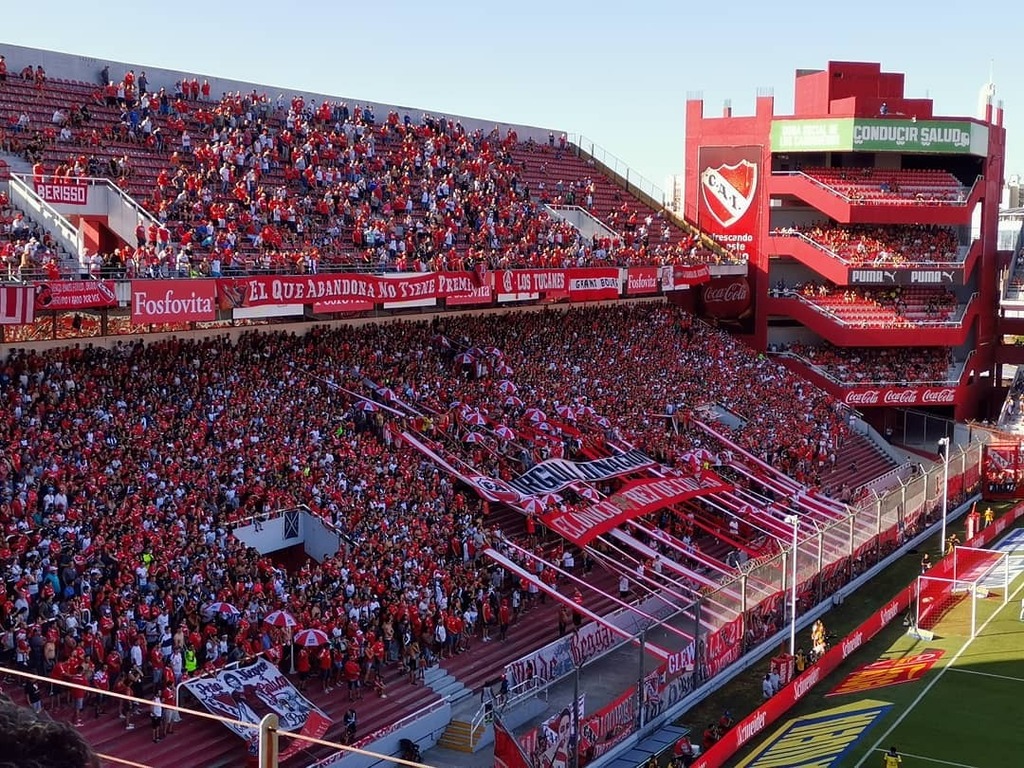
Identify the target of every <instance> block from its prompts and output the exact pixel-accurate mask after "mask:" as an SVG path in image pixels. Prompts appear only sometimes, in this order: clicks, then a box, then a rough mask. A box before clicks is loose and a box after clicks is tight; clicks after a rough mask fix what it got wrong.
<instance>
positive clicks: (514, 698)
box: [469, 678, 549, 739]
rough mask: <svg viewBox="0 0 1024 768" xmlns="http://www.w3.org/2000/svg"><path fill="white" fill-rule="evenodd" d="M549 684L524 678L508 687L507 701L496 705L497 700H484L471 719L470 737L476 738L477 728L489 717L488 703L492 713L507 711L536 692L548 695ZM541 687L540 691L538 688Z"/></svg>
mask: <svg viewBox="0 0 1024 768" xmlns="http://www.w3.org/2000/svg"><path fill="white" fill-rule="evenodd" d="M548 687H549V686H546V685H545V686H543V687H541V686H540V685H539V684H538V682H537V679H536V678H531V679H529V680H523V681H522V682H520V683H516V684H515V685H513V686H512V687H511V688H509V689H508V696H506V697H505V701H504V702H502V703H501V704H500V705H499V706H495V703H496V702H495V701H491V702H488V701H484V702H481V703H480V706H479V707H478V708H477V710H476V714H474V715H473V719H472V720H471V721H470V729H469V738H470V739H472V738H474V734H476V729H477V728H479V727H480V726H481V725H483V722H484V720H486V719H487V711H488V710H487V705H488V704H490V705H491V710H490V711H491V713H495V712H496V713H499V714H500V713H502V712H505V711H507V710H508V709H509V708H510V707H513V706H515V705H516V704H519V703H521V702H523V701H526V700H527V699H529V698H530V697H531V696H532V695H533V694H534V693H535V692H536V693H537V695H540V694H541V693H543V694H545V695H547V693H548ZM538 688H540V690H539V691H538V690H537V689H538Z"/></svg>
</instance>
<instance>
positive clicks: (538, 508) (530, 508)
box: [523, 496, 545, 515]
mask: <svg viewBox="0 0 1024 768" xmlns="http://www.w3.org/2000/svg"><path fill="white" fill-rule="evenodd" d="M523 509H525V510H526V511H527V512H531V513H533V514H535V515H541V514H543V513H544V509H545V504H544V502H543V501H541V500H540V499H539V498H537V497H536V496H530V497H529V498H527V499H526V501H524V502H523Z"/></svg>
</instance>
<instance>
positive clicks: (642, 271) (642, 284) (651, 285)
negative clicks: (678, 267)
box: [626, 267, 660, 296]
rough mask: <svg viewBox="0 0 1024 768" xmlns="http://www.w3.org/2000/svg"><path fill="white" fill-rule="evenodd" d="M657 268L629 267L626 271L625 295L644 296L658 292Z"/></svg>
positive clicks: (658, 270)
mask: <svg viewBox="0 0 1024 768" xmlns="http://www.w3.org/2000/svg"><path fill="white" fill-rule="evenodd" d="M659 272H660V269H659V268H658V267H630V268H629V269H627V270H626V295H627V296H644V295H646V294H650V293H657V292H658V273H659Z"/></svg>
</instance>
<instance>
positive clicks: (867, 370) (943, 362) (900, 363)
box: [775, 342, 959, 384]
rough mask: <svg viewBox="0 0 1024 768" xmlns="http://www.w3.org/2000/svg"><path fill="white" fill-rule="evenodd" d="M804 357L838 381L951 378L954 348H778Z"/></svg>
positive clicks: (824, 345) (821, 345)
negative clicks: (952, 349)
mask: <svg viewBox="0 0 1024 768" xmlns="http://www.w3.org/2000/svg"><path fill="white" fill-rule="evenodd" d="M775 351H778V352H788V353H789V354H791V355H795V356H797V357H799V358H801V359H802V360H804V361H805V362H806V363H807V364H808V365H812V366H814V367H815V368H817V369H819V370H821V371H823V372H824V373H826V374H827V375H829V376H830V377H832V378H833V379H835V380H836V381H841V382H849V383H851V384H854V383H856V384H860V383H883V382H890V383H891V382H901V383H903V382H949V381H956V380H957V379H958V378H959V377H958V376H956V375H951V374H952V373H955V372H956V370H955V366H954V362H953V357H952V351H951V350H949V349H942V348H937V347H892V348H883V349H878V348H875V347H837V346H834V345H832V344H829V343H828V342H819V343H816V344H799V343H795V344H789V345H787V346H785V347H781V348H778V349H776V350H775Z"/></svg>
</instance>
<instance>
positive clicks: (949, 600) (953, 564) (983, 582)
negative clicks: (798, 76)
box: [914, 547, 1010, 638]
mask: <svg viewBox="0 0 1024 768" xmlns="http://www.w3.org/2000/svg"><path fill="white" fill-rule="evenodd" d="M1009 587H1010V558H1009V555H1008V554H1007V553H1006V552H1000V551H998V550H993V549H980V548H977V547H956V548H955V549H954V550H953V553H952V555H949V556H947V557H946V558H945V559H943V560H942V562H941V563H940V564H939V565H938V566H937V567H936V568H934V569H933V573H928V574H922V575H921V576H918V577H917V585H916V590H915V600H914V603H915V612H914V615H915V618H916V622H915V627H916V628H917V629H918V630H934V629H935V627H936V626H938V625H939V623H940V622H941V623H942V628H943V631H944V632H946V633H948V634H967V635H969V636H970V637H972V638H973V637H975V636H976V635H977V633H978V626H979V624H980V623H982V622H983V621H984V620H985V619H986V618H987V616H989V615H991V614H992V613H993V612H994V611H996V610H998V609H999V608H1001V607H1002V606H1004V605H1006V602H1007V600H1008V599H1009V594H1010V589H1009ZM979 614H981V615H979Z"/></svg>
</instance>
